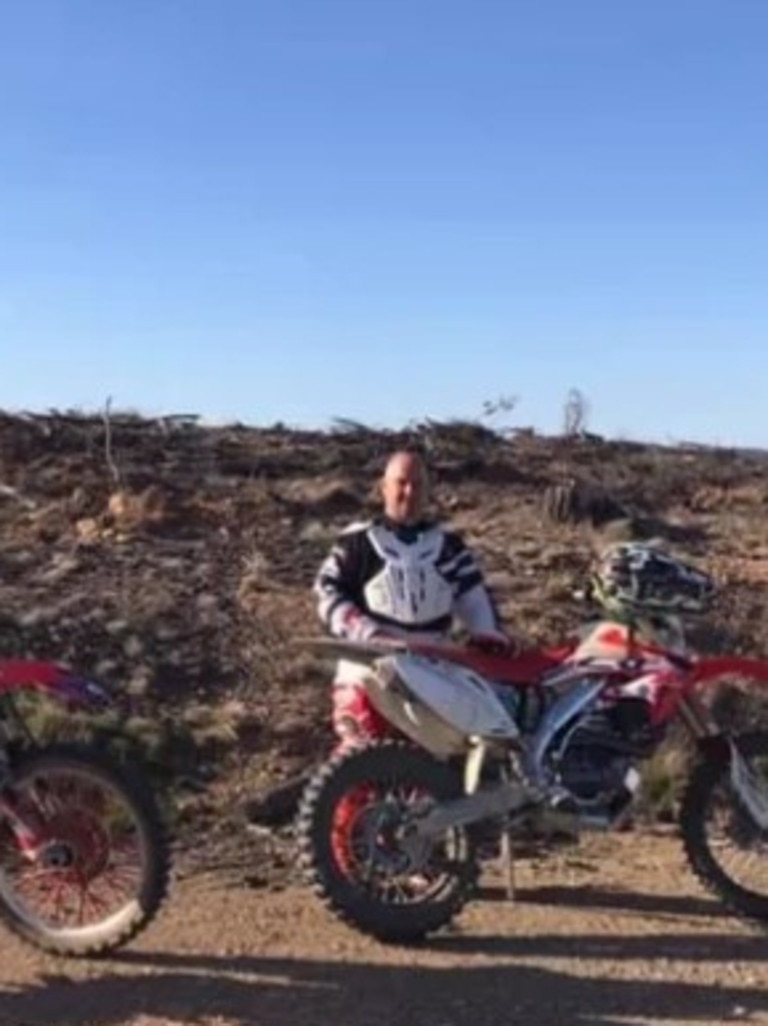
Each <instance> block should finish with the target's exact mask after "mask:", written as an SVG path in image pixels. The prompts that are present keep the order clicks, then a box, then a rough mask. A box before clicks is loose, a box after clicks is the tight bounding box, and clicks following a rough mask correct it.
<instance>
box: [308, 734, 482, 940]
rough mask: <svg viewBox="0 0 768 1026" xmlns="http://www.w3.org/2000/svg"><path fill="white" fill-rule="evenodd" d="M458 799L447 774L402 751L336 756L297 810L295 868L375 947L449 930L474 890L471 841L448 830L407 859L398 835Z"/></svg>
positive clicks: (389, 748) (381, 748)
mask: <svg viewBox="0 0 768 1026" xmlns="http://www.w3.org/2000/svg"><path fill="white" fill-rule="evenodd" d="M460 794H461V778H460V776H459V775H458V774H457V773H456V772H455V771H454V770H452V769H451V768H450V767H448V766H446V765H445V764H443V763H440V762H437V761H436V760H435V759H433V758H432V757H431V756H429V755H428V754H427V753H426V752H422V751H420V750H418V749H416V748H414V747H412V746H409V745H408V744H403V743H400V742H385V743H381V744H373V745H371V746H368V747H365V748H359V749H353V750H351V751H348V752H342V753H339V754H337V755H334V756H333V757H332V758H331V759H330V760H329V761H328V762H327V763H326V764H325V765H323V766H322V767H321V768H320V769H319V770H318V771H317V772H316V773H315V775H314V776H313V778H312V779H311V780H310V782H309V784H308V786H307V788H306V790H305V792H304V794H303V797H302V799H301V803H300V807H299V812H298V818H297V823H296V839H297V844H298V850H299V862H300V865H301V867H302V869H303V871H304V874H305V876H306V878H307V880H308V882H309V884H310V886H311V887H312V888H313V890H314V891H315V893H316V894H317V895H318V896H319V897H320V898H321V900H322V901H323V902H324V904H325V905H326V907H327V908H328V909H329V910H330V911H331V912H332V913H333V914H334V915H335V916H336V917H337V918H338V919H340V920H342V921H343V922H345V923H347V924H348V925H351V926H353V927H355V928H356V929H358V930H359V931H360V932H362V933H365V934H368V935H369V936H372V937H375V938H376V939H378V940H380V941H387V942H394V943H405V942H413V941H417V940H420V939H423V938H424V937H425V936H426V935H427V934H429V933H432V932H434V931H437V930H439V929H440V928H441V927H443V926H446V925H447V924H448V923H449V922H450V921H451V920H452V919H453V918H454V917H455V916H456V915H458V913H459V912H460V911H461V909H462V908H463V907H464V905H465V904H466V902H467V901H468V900H469V899H470V897H471V895H472V893H473V891H474V888H475V885H476V882H477V877H478V864H477V861H476V857H475V848H474V843H473V841H472V838H471V837H470V836H469V835H468V834H467V832H466V831H465V830H451V831H449V832H448V833H447V834H446V836H445V837H444V838H440V839H439V841H438V842H437V843H434V844H431V845H429V846H428V848H427V849H425V850H424V851H423V852H422V853H420V856H419V858H418V859H417V860H414V859H413V857H412V856H409V855H408V854H406V852H405V851H404V849H403V847H402V845H400V844H399V837H400V836H401V834H402V831H403V830H404V829H407V826H408V823H409V822H412V818H413V817H414V816H416V815H419V814H420V813H424V812H426V811H427V810H428V809H429V808H430V807H431V806H432V805H433V804H435V803H436V802H440V801H445V800H448V799H451V798H455V797H458V796H459V795H460Z"/></svg>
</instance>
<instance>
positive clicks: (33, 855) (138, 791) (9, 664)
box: [0, 660, 170, 956]
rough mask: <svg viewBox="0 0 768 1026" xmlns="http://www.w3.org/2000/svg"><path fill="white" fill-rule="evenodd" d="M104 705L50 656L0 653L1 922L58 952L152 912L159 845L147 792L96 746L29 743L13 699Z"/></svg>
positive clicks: (159, 829) (124, 930)
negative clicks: (36, 695)
mask: <svg viewBox="0 0 768 1026" xmlns="http://www.w3.org/2000/svg"><path fill="white" fill-rule="evenodd" d="M30 691H39V692H43V693H44V694H45V695H46V696H48V697H50V698H52V699H54V700H55V701H56V702H57V703H59V704H60V705H62V706H63V707H64V708H65V709H67V710H72V711H81V712H91V713H95V712H102V711H104V710H105V709H107V708H109V706H110V705H111V704H112V700H111V698H110V696H109V695H108V694H107V692H106V691H104V689H103V688H102V687H101V686H100V685H98V684H96V683H95V682H93V681H90V680H86V679H83V678H81V677H79V676H78V675H76V674H74V673H72V672H71V671H69V670H68V669H66V668H64V667H61V666H58V665H56V664H53V663H46V662H37V661H32V660H5V661H0V918H2V920H3V921H4V923H5V925H6V926H7V927H8V928H9V929H10V930H11V931H12V932H13V933H15V934H16V935H18V936H19V937H20V938H21V939H22V940H25V941H27V942H28V943H30V944H32V945H34V946H35V947H37V948H40V949H42V950H45V951H49V952H53V953H55V954H60V955H69V956H87V955H97V954H104V953H106V952H109V951H114V950H115V949H116V948H118V947H121V946H123V945H124V944H126V943H127V942H128V941H129V940H131V939H132V938H133V937H135V936H136V935H137V934H138V933H139V931H141V930H143V929H144V928H145V927H146V926H147V925H148V924H149V923H150V922H151V921H152V920H153V919H154V917H155V915H156V914H157V911H158V909H159V907H160V905H161V904H162V902H163V900H164V898H165V896H166V893H167V888H168V881H169V873H170V852H169V841H168V837H167V834H166V830H165V826H164V823H163V817H162V815H161V812H160V809H159V807H158V805H157V802H156V800H155V797H154V795H153V792H152V790H151V788H150V786H149V785H148V783H147V782H146V781H145V780H144V778H143V777H142V776H141V775H140V774H139V772H138V768H137V767H136V766H135V765H134V766H132V767H131V769H130V770H129V769H128V767H127V766H125V765H124V764H123V762H122V761H118V760H117V759H116V758H115V757H114V756H113V755H110V754H109V753H108V752H107V751H106V749H105V748H104V747H103V746H100V745H96V744H95V743H94V744H69V743H67V744H63V743H54V744H49V745H44V746H41V745H37V744H35V742H34V740H33V738H32V736H31V734H30V732H29V730H28V729H27V726H26V723H25V712H24V708H23V702H21V701H20V699H21V697H22V696H23V695H25V694H27V693H29V692H30Z"/></svg>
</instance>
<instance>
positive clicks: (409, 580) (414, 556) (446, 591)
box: [364, 525, 454, 626]
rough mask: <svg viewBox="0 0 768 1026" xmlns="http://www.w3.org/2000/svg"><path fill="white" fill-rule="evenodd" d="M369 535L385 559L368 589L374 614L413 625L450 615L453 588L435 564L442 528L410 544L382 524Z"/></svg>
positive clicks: (428, 532)
mask: <svg viewBox="0 0 768 1026" xmlns="http://www.w3.org/2000/svg"><path fill="white" fill-rule="evenodd" d="M368 538H369V540H370V542H371V544H372V545H373V547H374V549H375V550H376V552H377V553H378V554H379V556H380V557H381V558H382V560H383V561H384V566H383V567H382V568H381V570H380V571H379V572H378V573H377V574H376V575H375V576H374V577H372V578H371V579H370V581H368V583H367V584H366V585H365V588H364V594H365V600H366V603H367V605H368V608H369V609H370V611H371V613H373V614H374V615H376V614H377V613H378V614H379V615H380V616H384V617H387V618H388V619H390V620H394V621H396V622H397V623H402V624H404V625H405V624H407V625H409V626H417V625H419V624H428V623H431V622H432V621H434V620H438V619H440V618H441V617H444V616H450V614H451V612H452V610H453V603H454V598H453V591H452V589H451V586H450V584H448V582H447V581H446V580H445V578H444V577H443V576H442V574H440V573H439V572H438V570H437V567H436V565H435V564H436V563H437V560H438V558H439V556H440V551H441V549H442V546H443V533H442V531H441V530H440V529H439V528H437V527H434V528H430V529H429V530H427V531H425V532H424V534H422V535H420V536H419V537H418V539H417V540H416V541H414V542H411V543H410V544H409V543H406V542H402V541H400V539H399V538H398V537H397V536H396V535H395V534H393V533H392V532H391V531H388V530H387V529H386V528H385V527H382V526H381V525H376V526H375V527H372V528H371V529H370V530H369V531H368Z"/></svg>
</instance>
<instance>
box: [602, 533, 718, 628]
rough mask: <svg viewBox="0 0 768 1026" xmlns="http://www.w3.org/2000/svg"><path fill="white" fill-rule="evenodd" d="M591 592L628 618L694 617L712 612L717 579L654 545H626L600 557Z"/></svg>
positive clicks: (613, 548)
mask: <svg viewBox="0 0 768 1026" xmlns="http://www.w3.org/2000/svg"><path fill="white" fill-rule="evenodd" d="M590 592H591V594H592V597H593V599H594V600H595V601H597V602H598V603H599V604H600V605H601V606H602V607H603V608H604V609H606V610H607V611H609V612H611V613H613V614H614V615H617V616H620V617H622V618H633V617H637V616H654V615H655V616H665V615H666V616H669V615H679V616H680V615H693V614H696V613H704V612H706V611H707V610H708V609H709V608H710V606H711V604H712V600H713V598H714V581H713V580H712V578H711V577H710V576H709V575H708V574H706V573H704V571H702V570H698V569H696V568H695V567H692V566H689V565H688V564H687V563H684V562H682V561H681V560H679V559H677V558H676V557H674V556H671V555H669V553H666V552H663V551H661V550H660V549H657V548H654V547H653V546H651V545H643V544H640V543H637V542H622V543H619V544H617V545H612V546H610V547H609V548H608V549H606V550H605V551H604V552H603V553H602V555H601V556H600V558H599V560H598V563H597V567H596V569H595V571H594V573H593V574H592V577H591V580H590Z"/></svg>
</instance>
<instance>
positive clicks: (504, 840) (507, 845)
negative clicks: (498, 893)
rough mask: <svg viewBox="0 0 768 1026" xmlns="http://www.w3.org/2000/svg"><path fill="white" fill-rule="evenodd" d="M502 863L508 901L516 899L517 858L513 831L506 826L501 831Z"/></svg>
mask: <svg viewBox="0 0 768 1026" xmlns="http://www.w3.org/2000/svg"><path fill="white" fill-rule="evenodd" d="M501 864H502V867H503V869H504V881H505V883H506V899H507V901H514V900H515V859H514V856H513V854H512V833H511V831H510V830H509V829H507V828H505V829H504V830H502V832H501Z"/></svg>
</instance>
